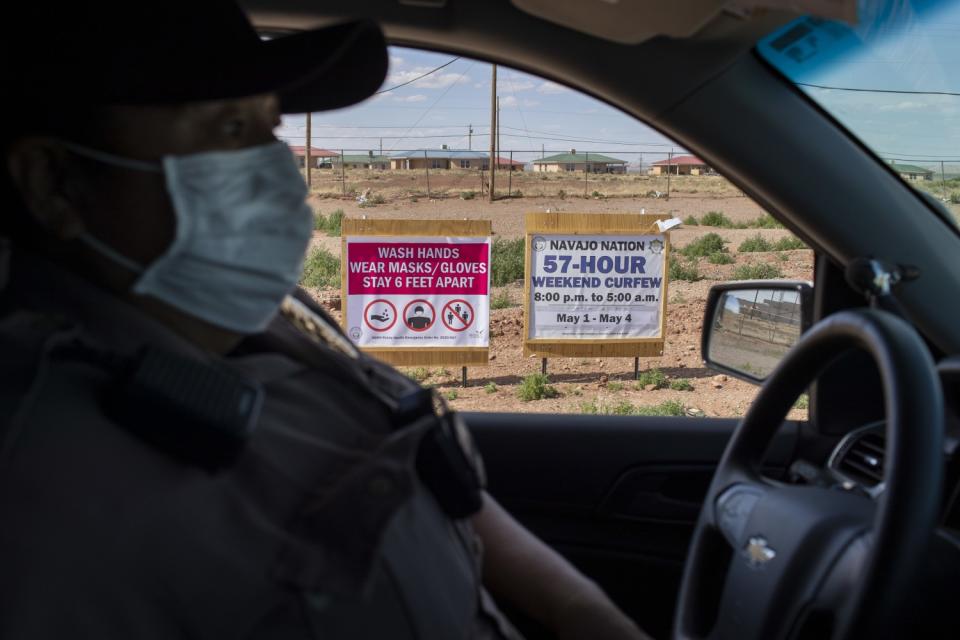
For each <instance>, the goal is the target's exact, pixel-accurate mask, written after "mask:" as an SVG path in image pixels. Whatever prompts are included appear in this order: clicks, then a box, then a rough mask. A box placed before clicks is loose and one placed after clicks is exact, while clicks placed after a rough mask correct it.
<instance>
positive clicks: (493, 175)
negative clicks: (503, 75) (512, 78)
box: [490, 65, 497, 202]
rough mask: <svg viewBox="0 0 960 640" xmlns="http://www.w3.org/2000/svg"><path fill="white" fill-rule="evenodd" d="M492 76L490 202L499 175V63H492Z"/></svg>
mask: <svg viewBox="0 0 960 640" xmlns="http://www.w3.org/2000/svg"><path fill="white" fill-rule="evenodd" d="M491 68H492V71H491V76H490V202H493V199H494V198H493V189H494V183H495V182H496V176H497V158H496V153H497V65H491Z"/></svg>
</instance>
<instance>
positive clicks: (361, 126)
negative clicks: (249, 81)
mask: <svg viewBox="0 0 960 640" xmlns="http://www.w3.org/2000/svg"><path fill="white" fill-rule="evenodd" d="M453 58H454V56H451V55H449V54H437V53H430V52H425V51H419V50H415V49H405V48H400V47H391V49H390V73H389V76H388V77H387V80H386V82H385V83H384V87H383V88H384V89H390V88H391V87H394V86H396V85H399V84H402V83H404V82H408V81H410V80H412V79H414V78H417V77H418V76H420V75H422V74H424V73H426V72H428V71H430V70H431V69H434V68H436V67H439V66H440V65H443V64H444V63H447V62H449V61H450V60H452V59H453ZM497 74H498V75H497V93H498V95H499V96H500V118H501V120H500V128H501V131H500V148H501V149H502V150H503V153H502V154H501V155H504V156H506V155H508V154H509V151H511V150H513V151H515V152H516V155H515V158H516V159H520V160H531V159H533V158H536V157H540V150H541V148H543V149H545V151H546V153H547V154H548V155H549V154H550V153H551V152H554V153H556V152H566V151H569V150H570V149H572V148H575V149H576V150H577V151H578V152H583V151H595V152H607V153H608V154H609V155H614V156H616V155H617V154H619V157H620V158H621V159H624V160H627V161H628V162H631V163H636V162H637V161H638V160H639V153H640V152H645V153H646V154H647V156H648V157H647V158H645V159H644V163H645V164H646V163H647V162H649V161H650V160H659V159H662V158H663V157H665V155H666V153H667V152H669V150H670V148H671V142H670V140H669V139H667V138H665V137H664V136H662V135H660V134H659V133H657V132H656V131H654V130H653V129H651V128H650V127H648V126H646V125H644V124H642V123H640V122H638V121H637V120H636V119H634V118H632V117H630V116H627V115H624V114H623V113H622V112H620V111H618V110H616V109H614V108H612V107H609V106H607V105H605V104H604V103H602V102H599V101H598V100H595V99H593V98H590V97H588V96H585V95H583V94H581V93H579V92H577V91H574V90H571V89H568V88H566V87H563V86H561V85H558V84H556V83H554V82H550V81H546V80H543V79H541V78H538V77H535V76H531V75H529V74H525V73H520V72H518V71H514V70H512V69H509V68H506V67H498V71H497ZM303 124H304V117H303V116H287V117H285V118H284V125H283V127H282V128H281V130H280V134H281V136H282V137H284V138H285V139H286V140H287V141H288V142H290V143H291V144H304V142H303V141H304V135H305V130H304V126H303ZM471 124H472V125H473V140H472V147H473V149H474V150H481V151H489V148H490V139H489V137H488V136H489V132H490V65H489V64H487V63H483V62H477V61H475V60H471V59H467V58H461V59H459V60H456V61H455V62H453V63H452V64H450V65H449V66H447V67H444V68H443V69H441V70H440V71H437V72H436V73H434V74H431V75H429V76H427V77H425V78H423V79H421V80H417V81H416V82H413V83H411V84H409V85H407V86H404V87H401V88H399V89H396V90H393V91H388V92H386V93H383V94H380V95H377V96H374V97H373V98H371V99H369V100H367V101H366V102H363V103H361V104H359V105H356V106H353V107H350V108H347V109H341V110H338V111H328V112H323V113H318V114H314V116H313V144H314V146H317V147H324V148H328V149H333V150H339V149H341V148H343V149H345V150H348V151H346V152H347V153H351V151H350V150H353V152H354V153H358V152H363V153H365V152H366V151H367V150H373V151H374V152H377V151H378V150H379V146H380V137H382V138H383V151H384V153H392V152H395V151H402V150H413V149H423V148H440V146H441V145H443V144H446V145H447V146H448V147H450V148H452V149H467V148H468V145H470V144H471V141H470V139H469V136H468V129H469V127H470V125H471ZM541 145H542V147H541ZM675 149H676V150H677V151H680V148H679V147H675ZM654 153H656V154H657V156H656V157H654V156H653V154H654Z"/></svg>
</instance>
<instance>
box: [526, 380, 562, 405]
mask: <svg viewBox="0 0 960 640" xmlns="http://www.w3.org/2000/svg"><path fill="white" fill-rule="evenodd" d="M559 395H560V392H559V391H557V389H556V387H553V386H552V385H551V384H550V377H549V376H545V375H543V374H542V373H532V374H530V375H529V376H527V377H526V378H524V379H523V380H522V381H521V382H520V387H519V388H518V389H517V397H518V398H520V399H521V400H523V401H524V402H531V401H533V400H543V399H544V398H556V397H557V396H559Z"/></svg>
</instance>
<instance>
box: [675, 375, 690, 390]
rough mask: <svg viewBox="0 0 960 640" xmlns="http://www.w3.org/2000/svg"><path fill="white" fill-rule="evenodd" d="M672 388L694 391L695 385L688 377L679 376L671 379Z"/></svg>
mask: <svg viewBox="0 0 960 640" xmlns="http://www.w3.org/2000/svg"><path fill="white" fill-rule="evenodd" d="M670 388H671V389H673V390H674V391H693V385H692V384H691V383H690V381H689V380H687V379H686V378H677V379H676V380H671V381H670Z"/></svg>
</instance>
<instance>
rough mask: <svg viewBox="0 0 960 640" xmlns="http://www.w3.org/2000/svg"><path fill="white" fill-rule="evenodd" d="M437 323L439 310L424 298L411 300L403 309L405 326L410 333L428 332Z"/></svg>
mask: <svg viewBox="0 0 960 640" xmlns="http://www.w3.org/2000/svg"><path fill="white" fill-rule="evenodd" d="M436 321H437V310H436V309H434V308H433V305H432V304H430V303H429V302H428V301H426V300H424V299H423V298H418V299H416V300H411V301H410V302H408V303H407V306H405V307H404V308H403V324H405V325H407V329H410V331H416V332H418V333H419V332H421V331H426V330H427V329H429V328H430V327H432V326H433V323H434V322H436Z"/></svg>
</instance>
